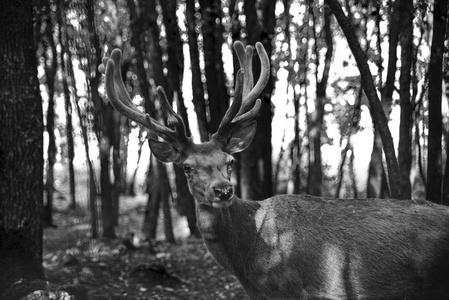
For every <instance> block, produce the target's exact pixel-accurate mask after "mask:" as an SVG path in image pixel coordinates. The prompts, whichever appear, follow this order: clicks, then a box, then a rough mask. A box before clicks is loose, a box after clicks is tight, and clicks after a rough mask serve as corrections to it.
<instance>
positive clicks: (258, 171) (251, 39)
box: [240, 0, 276, 200]
mask: <svg viewBox="0 0 449 300" xmlns="http://www.w3.org/2000/svg"><path fill="white" fill-rule="evenodd" d="M275 4H276V3H275V2H274V1H266V0H265V1H262V2H261V13H262V20H263V22H262V21H261V20H259V18H258V14H257V8H256V3H255V2H254V1H244V3H243V10H244V13H245V16H246V31H247V33H248V40H247V42H248V44H249V45H252V46H254V45H255V44H256V42H261V43H262V44H263V46H264V48H265V50H266V52H267V54H268V57H271V53H272V45H271V42H272V38H273V36H274V27H275V23H276V22H275V14H274V8H275ZM253 69H254V71H253V72H254V78H255V80H256V79H257V78H258V75H259V73H260V61H259V58H258V57H257V55H255V56H254V60H253ZM273 84H274V83H273V79H272V78H271V76H270V79H269V81H268V83H267V86H266V87H265V89H264V91H263V92H262V93H261V95H260V96H259V98H260V99H261V100H262V107H261V109H260V112H259V117H258V122H257V125H258V130H257V131H256V135H255V137H254V140H253V142H252V143H251V145H250V146H249V147H248V148H247V149H246V150H245V151H243V152H242V153H241V155H240V160H241V162H242V163H241V164H240V189H241V196H242V198H244V199H254V200H259V199H264V198H267V197H269V196H271V195H272V168H273V167H272V161H271V153H272V152H271V151H272V149H271V119H272V116H273V113H272V108H271V94H272V91H273Z"/></svg>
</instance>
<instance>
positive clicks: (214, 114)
mask: <svg viewBox="0 0 449 300" xmlns="http://www.w3.org/2000/svg"><path fill="white" fill-rule="evenodd" d="M199 3H200V13H201V17H202V18H201V20H202V23H201V32H202V33H203V51H204V64H205V67H204V71H205V74H206V87H207V95H208V98H207V100H208V103H209V116H210V123H209V130H210V132H212V133H213V132H216V131H217V129H218V125H219V124H220V122H221V119H222V118H223V116H224V114H225V112H226V110H227V108H228V103H229V96H228V93H227V89H226V81H225V77H224V76H225V75H224V68H223V59H222V57H223V55H222V51H221V47H222V45H223V42H224V41H223V35H222V33H223V25H222V23H221V17H222V14H223V12H222V8H221V1H220V0H199Z"/></svg>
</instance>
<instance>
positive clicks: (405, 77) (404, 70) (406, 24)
mask: <svg viewBox="0 0 449 300" xmlns="http://www.w3.org/2000/svg"><path fill="white" fill-rule="evenodd" d="M400 1H401V5H400V10H401V21H402V22H401V27H402V30H401V33H400V42H401V77H400V90H399V94H400V106H401V121H400V125H399V146H398V163H399V171H400V175H401V178H400V184H401V196H402V198H403V199H411V198H412V185H411V182H410V170H411V167H412V124H413V123H412V122H413V106H412V103H411V98H410V84H411V67H412V59H413V58H412V56H413V3H412V2H410V1H409V0H400Z"/></svg>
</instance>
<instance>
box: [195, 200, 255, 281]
mask: <svg viewBox="0 0 449 300" xmlns="http://www.w3.org/2000/svg"><path fill="white" fill-rule="evenodd" d="M196 207H197V219H198V227H199V230H200V232H201V234H202V236H203V239H204V242H205V244H206V246H207V248H208V250H209V251H210V252H211V254H212V255H213V256H214V258H215V259H216V260H217V261H218V262H219V263H220V264H221V265H222V266H224V267H225V268H226V269H228V270H229V271H231V272H233V273H234V274H235V275H237V277H241V276H239V275H242V276H243V274H239V273H241V272H242V271H243V270H242V269H241V266H242V265H243V264H244V262H247V260H248V258H249V256H250V255H251V251H252V246H253V244H254V242H255V240H256V238H257V233H258V230H259V229H258V228H257V226H256V222H255V221H254V220H255V215H256V213H257V210H258V209H259V208H260V204H259V203H258V202H255V201H245V200H241V199H235V201H233V203H232V205H230V206H229V207H227V208H214V207H211V206H209V205H205V204H201V203H198V202H197V206H196ZM239 267H240V268H239Z"/></svg>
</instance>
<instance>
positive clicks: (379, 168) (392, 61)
mask: <svg viewBox="0 0 449 300" xmlns="http://www.w3.org/2000/svg"><path fill="white" fill-rule="evenodd" d="M399 4H400V0H395V1H394V3H393V10H392V11H391V13H390V24H389V28H388V29H389V30H388V41H389V43H388V48H389V50H388V66H387V79H386V81H385V85H384V86H383V88H382V93H381V97H382V106H383V108H384V112H385V114H386V116H387V119H389V117H390V114H391V105H392V102H393V91H394V88H395V87H394V84H395V82H396V69H397V67H396V62H397V59H398V57H397V51H396V49H397V45H398V42H399V29H400V28H401V26H400V20H401V18H400V9H399ZM380 49H381V48H380ZM368 170H369V171H368V182H367V197H368V198H379V197H381V195H382V194H383V195H389V191H388V184H386V185H385V184H382V182H383V180H382V178H383V177H384V173H385V171H384V167H383V163H382V139H381V137H380V134H379V131H378V130H377V129H376V127H374V140H373V150H372V152H371V160H370V164H369V168H368Z"/></svg>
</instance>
